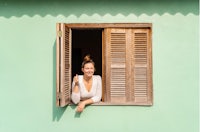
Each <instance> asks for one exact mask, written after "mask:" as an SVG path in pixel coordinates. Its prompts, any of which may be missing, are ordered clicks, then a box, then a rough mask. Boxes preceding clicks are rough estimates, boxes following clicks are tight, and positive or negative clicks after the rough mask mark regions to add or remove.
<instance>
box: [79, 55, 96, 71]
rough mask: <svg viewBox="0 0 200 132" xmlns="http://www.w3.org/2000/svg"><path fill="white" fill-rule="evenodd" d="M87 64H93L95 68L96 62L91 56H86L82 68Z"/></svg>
mask: <svg viewBox="0 0 200 132" xmlns="http://www.w3.org/2000/svg"><path fill="white" fill-rule="evenodd" d="M87 63H92V64H93V65H94V67H95V63H94V61H93V60H92V59H91V57H90V55H89V54H88V55H86V56H85V57H84V58H83V62H82V65H81V68H84V66H85V64H87Z"/></svg>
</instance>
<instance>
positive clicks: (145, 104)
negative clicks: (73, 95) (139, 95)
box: [69, 101, 153, 106]
mask: <svg viewBox="0 0 200 132" xmlns="http://www.w3.org/2000/svg"><path fill="white" fill-rule="evenodd" d="M69 105H75V104H73V103H70V104H69ZM152 105H153V104H152V103H148V104H147V103H132V102H130V103H129V102H127V103H111V102H102V101H101V102H98V103H94V104H91V106H152Z"/></svg>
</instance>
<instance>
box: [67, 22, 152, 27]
mask: <svg viewBox="0 0 200 132" xmlns="http://www.w3.org/2000/svg"><path fill="white" fill-rule="evenodd" d="M65 26H67V27H69V28H151V27H152V24H151V23H66V24H65Z"/></svg>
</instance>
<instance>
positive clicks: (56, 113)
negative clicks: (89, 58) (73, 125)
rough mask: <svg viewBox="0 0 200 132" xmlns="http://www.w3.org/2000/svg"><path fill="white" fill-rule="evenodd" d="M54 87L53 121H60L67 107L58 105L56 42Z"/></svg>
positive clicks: (54, 51)
mask: <svg viewBox="0 0 200 132" xmlns="http://www.w3.org/2000/svg"><path fill="white" fill-rule="evenodd" d="M52 71H53V87H52V94H53V95H52V97H53V98H52V99H53V100H52V103H53V104H52V111H53V113H52V117H53V121H59V120H60V118H61V117H62V115H63V113H64V112H65V109H66V107H62V108H61V107H57V106H56V42H54V45H53V70H52Z"/></svg>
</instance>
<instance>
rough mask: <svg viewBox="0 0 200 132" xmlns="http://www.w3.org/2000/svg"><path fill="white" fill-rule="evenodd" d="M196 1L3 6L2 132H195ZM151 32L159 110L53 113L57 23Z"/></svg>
mask: <svg viewBox="0 0 200 132" xmlns="http://www.w3.org/2000/svg"><path fill="white" fill-rule="evenodd" d="M198 5H199V3H198V0H174V1H173V0H171V1H167V0H162V1H161V0H151V1H148V0H143V1H141V0H123V1H121V0H110V1H106V0H103V1H100V0H85V1H81V0H70V1H69V0H65V1H61V0H60V1H59V0H48V1H47V0H46V1H45V0H42V1H39V0H36V1H33V0H32V1H31V0H29V1H23V0H21V1H18V2H15V1H14V0H1V1H0V107H1V109H0V131H1V132H22V131H23V132H47V131H48V132H55V131H59V132H63V131H69V132H73V131H74V132H78V131H87V132H103V131H104V132H107V131H115V132H122V131H123V132H197V131H198V130H199V126H198V125H199V101H198V100H199V91H198V88H199V54H198V53H199V6H198ZM57 22H64V23H90V22H92V23H115V22H121V23H123V22H134V23H135V22H149V23H152V24H153V34H152V35H153V38H152V39H153V89H154V105H153V106H151V107H144V106H88V107H87V108H86V109H85V111H84V112H83V113H82V114H76V113H75V106H68V107H64V108H57V107H56V106H55V87H56V82H55V81H56V80H55V79H56V77H55V75H56V69H55V68H56V65H55V63H56V60H55V59H56V56H55V55H56V49H55V47H56V46H55V42H56V40H55V39H56V31H55V27H56V23H57Z"/></svg>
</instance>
